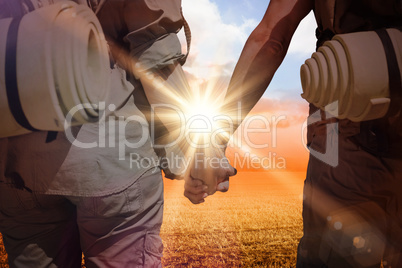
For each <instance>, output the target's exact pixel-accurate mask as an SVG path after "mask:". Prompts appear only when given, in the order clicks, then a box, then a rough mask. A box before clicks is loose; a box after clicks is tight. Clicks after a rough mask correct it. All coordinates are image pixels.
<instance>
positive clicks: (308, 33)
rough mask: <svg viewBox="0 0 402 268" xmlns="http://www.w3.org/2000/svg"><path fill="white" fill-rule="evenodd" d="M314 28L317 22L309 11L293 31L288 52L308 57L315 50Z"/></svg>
mask: <svg viewBox="0 0 402 268" xmlns="http://www.w3.org/2000/svg"><path fill="white" fill-rule="evenodd" d="M316 28H317V23H316V21H315V18H314V14H313V12H310V14H308V15H307V16H306V17H305V18H304V19H303V20H302V21H301V22H300V24H299V27H298V28H297V30H296V32H295V33H294V35H293V38H292V42H291V43H290V47H289V50H288V53H289V54H292V55H296V56H297V57H301V58H309V57H310V56H311V54H312V53H313V52H314V51H315V43H316V37H315V29H316Z"/></svg>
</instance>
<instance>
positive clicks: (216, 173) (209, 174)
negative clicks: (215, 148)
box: [186, 152, 237, 195]
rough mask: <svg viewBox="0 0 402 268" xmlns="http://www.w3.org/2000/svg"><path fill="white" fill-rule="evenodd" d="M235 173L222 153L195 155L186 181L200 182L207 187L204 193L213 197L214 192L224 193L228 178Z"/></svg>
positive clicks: (226, 188) (227, 185)
mask: <svg viewBox="0 0 402 268" xmlns="http://www.w3.org/2000/svg"><path fill="white" fill-rule="evenodd" d="M236 173H237V171H236V169H235V168H234V167H232V166H231V165H230V164H229V161H228V160H227V158H226V157H225V156H224V155H223V153H222V152H214V153H211V152H209V153H207V154H204V153H197V154H195V156H194V160H193V163H192V166H191V168H190V170H189V172H188V173H187V174H186V179H187V180H188V179H193V180H200V181H202V183H203V184H204V185H206V186H207V187H208V188H207V190H206V193H207V194H208V195H213V194H214V193H215V192H216V191H222V192H226V191H227V190H228V189H229V177H230V176H234V175H236Z"/></svg>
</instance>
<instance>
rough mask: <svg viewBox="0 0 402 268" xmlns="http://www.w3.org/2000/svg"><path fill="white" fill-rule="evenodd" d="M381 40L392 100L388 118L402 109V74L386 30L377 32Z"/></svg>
mask: <svg viewBox="0 0 402 268" xmlns="http://www.w3.org/2000/svg"><path fill="white" fill-rule="evenodd" d="M375 32H376V33H377V35H378V36H379V38H380V39H381V42H382V45H383V46H384V51H385V56H386V58H387V66H388V79H389V92H390V98H391V105H390V107H389V110H388V113H387V116H388V117H391V116H395V115H397V114H398V112H400V111H401V107H402V80H401V72H400V69H399V65H398V60H397V58H396V53H395V49H394V45H393V44H392V40H391V38H390V36H389V34H388V32H387V30H386V29H379V30H376V31H375Z"/></svg>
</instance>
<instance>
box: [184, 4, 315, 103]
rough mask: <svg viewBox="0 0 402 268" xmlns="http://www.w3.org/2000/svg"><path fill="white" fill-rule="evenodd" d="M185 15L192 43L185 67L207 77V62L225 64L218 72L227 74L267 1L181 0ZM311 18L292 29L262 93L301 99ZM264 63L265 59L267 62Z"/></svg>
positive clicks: (311, 43)
mask: <svg viewBox="0 0 402 268" xmlns="http://www.w3.org/2000/svg"><path fill="white" fill-rule="evenodd" d="M182 1H183V10H184V15H185V17H186V19H187V20H188V22H189V24H190V27H191V29H192V36H193V44H192V48H191V54H190V58H191V59H192V60H190V61H189V62H190V63H188V64H186V65H187V66H186V67H185V69H186V70H187V71H188V72H190V73H192V74H193V75H195V76H198V77H201V78H203V79H208V78H209V77H211V76H214V75H216V74H213V73H211V66H225V68H224V69H223V70H220V71H221V75H226V76H230V75H231V73H232V71H233V68H234V66H235V63H236V61H237V59H238V58H239V55H240V53H241V49H242V48H243V45H244V43H245V41H246V40H247V37H248V36H249V34H250V33H251V31H252V30H253V29H254V28H255V27H256V26H257V24H258V23H259V22H260V20H261V19H262V17H263V15H264V13H265V11H266V8H267V6H268V4H269V1H265V0H252V1H250V0H238V1H229V0H182ZM315 27H316V26H315V21H314V18H313V16H312V14H310V15H309V16H308V17H306V19H305V20H304V21H303V22H302V23H301V25H300V26H299V29H298V30H297V31H296V33H295V36H294V38H293V40H292V44H291V47H290V48H289V52H288V55H287V56H286V58H285V60H284V62H283V63H282V65H281V67H280V68H279V69H278V71H277V72H276V74H275V76H274V79H273V80H272V82H271V84H270V86H269V88H268V90H267V91H266V92H265V94H264V96H265V97H269V98H274V99H283V98H292V99H296V100H300V101H302V99H301V97H300V94H301V92H302V90H301V84H300V77H299V70H300V66H301V65H302V64H303V63H304V61H305V60H306V59H307V58H309V57H310V56H311V53H313V52H314V47H315V38H314V30H315ZM267 64H268V63H267Z"/></svg>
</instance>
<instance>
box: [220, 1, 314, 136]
mask: <svg viewBox="0 0 402 268" xmlns="http://www.w3.org/2000/svg"><path fill="white" fill-rule="evenodd" d="M313 4H314V1H313V0H271V2H270V4H269V6H268V9H267V11H266V13H265V15H264V17H263V19H262V21H261V22H260V24H259V25H258V26H257V28H256V29H255V30H254V31H253V32H252V33H251V35H250V37H249V38H248V40H247V42H246V44H245V46H244V48H243V51H242V53H241V55H240V58H239V60H238V63H237V65H236V68H235V70H234V72H233V76H232V78H231V81H230V84H229V88H228V92H227V95H226V97H225V102H224V105H223V107H222V112H223V113H225V114H228V115H229V116H231V118H236V116H237V112H238V103H241V113H242V116H241V118H236V119H237V120H238V121H237V122H235V128H237V127H238V125H239V124H240V123H241V121H242V120H243V119H244V117H245V116H246V115H247V114H248V113H249V112H250V110H251V109H252V108H253V107H254V105H255V104H256V103H257V101H258V100H259V99H260V98H261V96H262V94H263V93H264V91H265V90H266V88H267V87H268V85H269V83H270V82H271V80H272V77H273V76H274V73H275V72H276V70H277V69H278V67H279V65H280V64H281V63H282V60H283V59H284V57H285V55H286V53H287V50H288V47H289V44H290V41H291V39H292V36H293V33H294V32H295V30H296V28H297V26H298V25H299V23H300V21H301V20H302V19H303V18H304V17H305V16H306V15H307V14H308V13H309V12H310V11H311V10H312V8H313V6H314V5H313Z"/></svg>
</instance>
